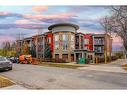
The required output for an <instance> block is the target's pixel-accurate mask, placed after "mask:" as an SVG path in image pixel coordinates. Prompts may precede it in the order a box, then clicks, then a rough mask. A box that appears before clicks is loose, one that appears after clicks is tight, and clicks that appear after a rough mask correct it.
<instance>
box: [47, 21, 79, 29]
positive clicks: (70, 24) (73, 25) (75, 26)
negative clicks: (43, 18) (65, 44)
mask: <svg viewBox="0 0 127 95" xmlns="http://www.w3.org/2000/svg"><path fill="white" fill-rule="evenodd" d="M63 25H66V26H72V27H74V28H75V29H76V30H78V29H79V26H78V25H76V24H72V23H57V24H53V25H50V26H49V27H48V30H52V28H54V27H56V26H63Z"/></svg>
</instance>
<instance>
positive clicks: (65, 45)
mask: <svg viewBox="0 0 127 95" xmlns="http://www.w3.org/2000/svg"><path fill="white" fill-rule="evenodd" d="M62 49H63V50H67V49H68V35H67V34H63V35H62Z"/></svg>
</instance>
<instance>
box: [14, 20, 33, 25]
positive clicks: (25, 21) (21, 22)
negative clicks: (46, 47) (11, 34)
mask: <svg viewBox="0 0 127 95" xmlns="http://www.w3.org/2000/svg"><path fill="white" fill-rule="evenodd" d="M15 23H16V24H33V22H32V21H30V20H26V19H24V20H16V21H15Z"/></svg>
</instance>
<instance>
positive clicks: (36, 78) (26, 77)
mask: <svg viewBox="0 0 127 95" xmlns="http://www.w3.org/2000/svg"><path fill="white" fill-rule="evenodd" d="M0 75H4V76H6V77H8V78H10V79H12V80H13V81H14V82H16V83H17V84H18V85H22V86H23V87H26V88H28V89H127V74H124V73H110V72H102V71H92V70H78V69H66V68H56V67H43V66H37V65H26V64H14V66H13V70H12V71H7V72H1V73H0Z"/></svg>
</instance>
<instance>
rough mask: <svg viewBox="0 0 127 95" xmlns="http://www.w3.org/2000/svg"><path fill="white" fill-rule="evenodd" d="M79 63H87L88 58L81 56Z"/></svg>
mask: <svg viewBox="0 0 127 95" xmlns="http://www.w3.org/2000/svg"><path fill="white" fill-rule="evenodd" d="M78 63H79V64H85V63H86V58H79V62H78Z"/></svg>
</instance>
